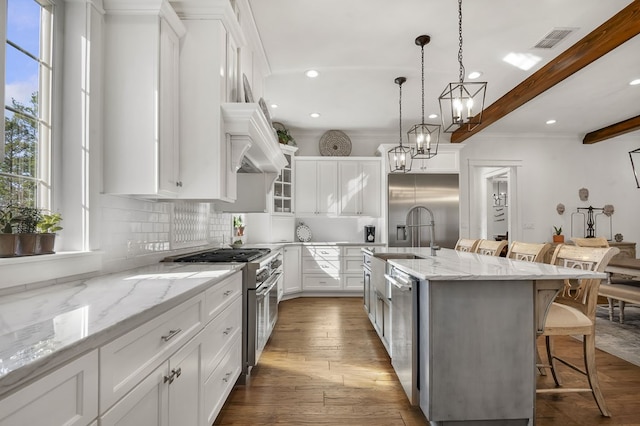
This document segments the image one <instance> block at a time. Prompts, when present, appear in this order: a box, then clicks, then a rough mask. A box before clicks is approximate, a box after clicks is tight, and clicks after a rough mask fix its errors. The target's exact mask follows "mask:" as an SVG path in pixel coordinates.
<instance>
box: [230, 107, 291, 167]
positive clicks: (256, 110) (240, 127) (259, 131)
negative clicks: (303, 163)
mask: <svg viewBox="0 0 640 426" xmlns="http://www.w3.org/2000/svg"><path fill="white" fill-rule="evenodd" d="M221 108H222V119H223V122H224V123H223V126H224V133H225V134H226V135H227V137H230V138H231V165H232V167H233V168H234V169H235V170H236V171H238V170H240V169H241V168H242V169H243V170H242V171H245V172H249V173H251V172H254V173H260V172H262V173H275V174H276V176H277V174H278V173H280V171H281V170H282V169H283V168H284V167H285V165H286V164H287V160H286V159H285V158H284V154H283V153H282V151H281V150H280V146H279V144H278V139H277V137H276V132H275V130H274V129H273V127H271V123H269V122H268V121H267V119H266V118H265V116H264V113H263V112H262V109H261V108H260V106H259V105H258V104H257V103H224V104H222V105H221ZM274 179H275V176H274Z"/></svg>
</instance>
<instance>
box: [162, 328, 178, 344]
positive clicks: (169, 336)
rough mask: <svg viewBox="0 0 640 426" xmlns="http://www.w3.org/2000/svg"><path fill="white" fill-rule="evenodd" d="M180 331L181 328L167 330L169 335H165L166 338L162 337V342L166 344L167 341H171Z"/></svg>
mask: <svg viewBox="0 0 640 426" xmlns="http://www.w3.org/2000/svg"><path fill="white" fill-rule="evenodd" d="M181 331H182V329H181V328H176V329H175V330H169V334H167V335H166V336H162V340H164V341H165V342H168V341H169V340H171V339H173V338H174V337H175V335H176V334H178V333H180V332H181Z"/></svg>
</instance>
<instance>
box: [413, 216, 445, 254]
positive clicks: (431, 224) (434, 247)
mask: <svg viewBox="0 0 640 426" xmlns="http://www.w3.org/2000/svg"><path fill="white" fill-rule="evenodd" d="M420 210H426V211H427V213H429V218H430V219H431V220H430V222H429V223H428V224H421V223H420V216H418V223H417V224H416V225H414V224H413V221H411V217H412V214H413V212H415V211H417V212H419V211H420ZM405 223H406V226H407V228H418V245H417V246H416V245H415V241H414V238H413V235H414V234H413V232H412V233H411V246H412V247H420V228H422V227H425V226H428V227H429V237H430V239H431V241H429V247H430V248H431V256H435V255H436V250H440V247H439V246H437V245H436V244H435V237H436V236H435V222H434V220H433V212H432V211H431V210H429V209H428V208H427V207H425V206H413V207H411V208H410V209H409V212H408V213H407V218H406V220H405Z"/></svg>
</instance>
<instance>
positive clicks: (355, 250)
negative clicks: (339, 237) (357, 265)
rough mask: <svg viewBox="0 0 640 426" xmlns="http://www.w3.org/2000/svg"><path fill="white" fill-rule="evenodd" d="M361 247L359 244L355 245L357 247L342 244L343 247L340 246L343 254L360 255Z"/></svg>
mask: <svg viewBox="0 0 640 426" xmlns="http://www.w3.org/2000/svg"><path fill="white" fill-rule="evenodd" d="M363 248H364V247H361V246H357V247H348V246H344V247H342V255H343V256H356V257H362V249H363Z"/></svg>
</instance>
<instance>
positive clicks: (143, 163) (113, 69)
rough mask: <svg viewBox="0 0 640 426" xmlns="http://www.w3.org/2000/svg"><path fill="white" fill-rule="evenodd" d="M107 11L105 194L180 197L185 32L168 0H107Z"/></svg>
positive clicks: (105, 48) (105, 49) (105, 41)
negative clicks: (181, 67)
mask: <svg viewBox="0 0 640 426" xmlns="http://www.w3.org/2000/svg"><path fill="white" fill-rule="evenodd" d="M104 9H105V13H106V15H105V26H104V30H105V31H104V51H105V55H104V84H105V90H104V94H105V103H104V191H105V192H106V193H111V194H126V195H136V196H142V197H175V196H176V195H177V194H178V193H179V192H180V189H181V188H180V186H181V180H180V169H179V149H178V141H179V139H178V138H179V117H178V113H179V110H178V108H177V105H178V90H179V46H180V45H179V43H180V37H181V36H183V35H184V32H185V28H184V26H183V25H182V23H181V21H180V19H178V17H177V15H176V14H175V12H174V11H173V9H172V8H171V6H170V5H169V3H168V2H167V1H162V2H159V1H157V0H155V1H152V0H139V1H137V2H126V1H122V0H105V1H104Z"/></svg>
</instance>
